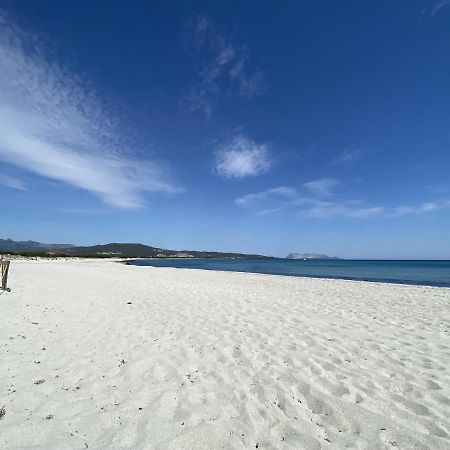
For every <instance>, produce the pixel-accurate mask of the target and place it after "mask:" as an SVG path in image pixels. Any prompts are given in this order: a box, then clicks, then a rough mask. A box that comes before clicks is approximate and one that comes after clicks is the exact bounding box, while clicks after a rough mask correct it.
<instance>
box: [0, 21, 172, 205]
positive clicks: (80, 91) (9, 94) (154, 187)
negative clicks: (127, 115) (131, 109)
mask: <svg viewBox="0 0 450 450" xmlns="http://www.w3.org/2000/svg"><path fill="white" fill-rule="evenodd" d="M0 99H1V102H0V161H3V162H6V163H8V164H10V165H13V166H17V167H20V168H22V169H25V170H26V171H29V172H32V173H35V174H38V175H40V176H42V177H47V178H50V179H53V180H57V181H60V182H63V183H67V184H69V185H72V186H74V187H77V188H81V189H83V190H86V191H88V192H91V193H93V194H95V195H97V196H98V197H100V198H101V199H102V200H103V201H104V202H105V203H107V204H109V205H112V206H115V207H119V208H138V207H141V206H143V205H144V202H145V200H144V195H143V194H144V193H145V192H155V191H162V192H169V193H174V192H177V191H178V189H177V187H176V186H175V185H174V184H173V183H172V182H170V181H169V179H168V176H167V174H166V171H165V170H164V168H163V166H162V165H161V164H159V163H158V162H156V161H142V160H138V159H135V158H133V156H132V155H133V153H134V152H133V150H134V149H133V148H131V146H130V145H127V142H126V139H124V138H123V136H121V134H120V132H119V131H118V130H119V125H118V123H117V121H116V120H114V118H112V117H111V115H108V113H107V112H106V109H105V108H104V107H103V106H102V104H101V102H100V101H99V99H98V98H97V97H96V95H95V93H94V92H92V90H91V89H88V88H86V86H85V84H84V83H83V82H81V81H80V79H79V78H77V77H76V76H75V75H72V74H71V73H70V71H69V70H68V69H67V68H66V67H64V66H61V65H59V64H58V63H57V62H56V61H52V60H50V59H48V58H46V56H45V51H44V49H43V47H42V46H41V45H40V44H39V43H38V39H37V38H36V36H34V35H29V34H26V33H25V32H23V31H22V30H20V29H19V28H17V27H16V26H15V25H14V24H13V22H12V21H11V19H10V18H9V17H8V18H6V17H5V16H4V15H2V14H1V12H0Z"/></svg>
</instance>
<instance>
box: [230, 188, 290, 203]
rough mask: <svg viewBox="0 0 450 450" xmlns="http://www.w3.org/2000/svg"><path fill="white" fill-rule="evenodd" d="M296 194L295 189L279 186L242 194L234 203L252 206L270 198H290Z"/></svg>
mask: <svg viewBox="0 0 450 450" xmlns="http://www.w3.org/2000/svg"><path fill="white" fill-rule="evenodd" d="M296 196H297V190H296V189H294V188H290V187H287V186H279V187H276V188H272V189H267V190H265V191H261V192H256V193H254V194H247V195H243V196H242V197H239V198H236V199H235V200H234V203H235V204H236V205H237V206H254V205H255V204H257V203H259V202H265V201H267V200H269V199H271V198H278V199H280V198H281V199H283V198H284V199H287V198H289V199H292V198H295V197H296Z"/></svg>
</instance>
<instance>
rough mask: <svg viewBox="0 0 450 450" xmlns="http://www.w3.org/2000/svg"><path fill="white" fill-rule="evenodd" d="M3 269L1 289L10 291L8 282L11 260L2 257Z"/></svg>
mask: <svg viewBox="0 0 450 450" xmlns="http://www.w3.org/2000/svg"><path fill="white" fill-rule="evenodd" d="M0 265H1V267H2V270H1V276H2V277H1V284H2V287H1V290H2V291H8V290H9V289H8V287H7V283H8V270H9V261H8V260H7V259H2V260H1V263H0Z"/></svg>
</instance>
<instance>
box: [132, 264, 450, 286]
mask: <svg viewBox="0 0 450 450" xmlns="http://www.w3.org/2000/svg"><path fill="white" fill-rule="evenodd" d="M127 263H128V264H133V265H138V266H153V267H176V268H180V269H202V270H221V271H230V272H251V273H264V274H271V275H284V276H294V277H312V278H332V279H344V280H360V281H372V282H381V283H398V284H413V285H421V286H440V287H450V261H417V260H408V261H405V260H401V261H392V260H383V261H381V260H349V259H308V260H298V259H282V258H279V259H278V258H276V259H275V258H274V259H272V258H270V259H231V258H198V259H197V258H195V259H194V258H165V259H136V260H128V261H127Z"/></svg>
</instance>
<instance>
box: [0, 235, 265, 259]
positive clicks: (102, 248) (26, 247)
mask: <svg viewBox="0 0 450 450" xmlns="http://www.w3.org/2000/svg"><path fill="white" fill-rule="evenodd" d="M1 252H3V253H14V254H21V255H42V256H82V257H97V258H114V257H115V258H117V257H119V258H241V259H265V258H270V257H269V256H264V255H252V254H246V253H224V252H211V251H196V250H170V249H165V248H158V247H151V246H149V245H144V244H134V243H131V244H128V243H110V244H102V245H91V246H84V247H77V246H75V245H72V244H44V243H42V242H36V241H13V240H12V239H0V253H1Z"/></svg>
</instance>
